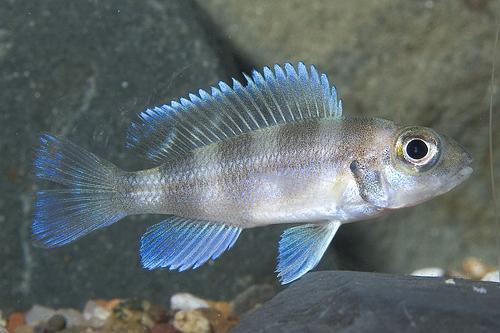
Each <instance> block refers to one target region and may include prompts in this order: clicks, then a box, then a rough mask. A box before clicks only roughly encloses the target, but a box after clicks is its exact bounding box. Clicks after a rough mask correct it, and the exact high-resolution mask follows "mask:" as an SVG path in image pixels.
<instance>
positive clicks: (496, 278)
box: [481, 271, 500, 282]
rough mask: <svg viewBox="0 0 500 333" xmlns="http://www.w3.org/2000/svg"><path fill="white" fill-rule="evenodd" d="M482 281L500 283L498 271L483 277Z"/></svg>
mask: <svg viewBox="0 0 500 333" xmlns="http://www.w3.org/2000/svg"><path fill="white" fill-rule="evenodd" d="M481 281H489V282H500V276H499V274H498V271H494V272H489V273H487V274H486V275H485V276H483V278H482V279H481Z"/></svg>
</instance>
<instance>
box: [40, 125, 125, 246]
mask: <svg viewBox="0 0 500 333" xmlns="http://www.w3.org/2000/svg"><path fill="white" fill-rule="evenodd" d="M117 171H118V168H116V167H115V166H114V165H112V164H111V163H109V162H107V161H104V160H102V159H100V158H98V157H97V156H95V155H94V154H92V153H90V152H87V151H85V150H84V149H82V148H80V147H78V146H76V145H75V144H73V143H71V142H69V141H67V140H64V139H62V138H58V137H55V136H53V135H50V134H43V135H41V137H40V146H39V148H38V150H37V155H36V159H35V174H36V177H37V178H39V179H44V180H48V181H51V182H54V183H57V184H60V185H63V188H58V189H48V190H40V191H38V192H37V193H36V201H35V205H34V217H33V225H32V232H33V237H34V238H35V239H36V241H37V242H38V243H40V244H41V245H43V246H46V247H56V246H61V245H64V244H67V243H70V242H72V241H74V240H76V239H77V238H80V237H82V236H84V235H86V234H88V233H89V232H91V231H93V230H96V229H99V228H102V227H106V226H109V225H111V224H112V223H114V222H116V221H118V220H120V219H122V218H123V217H125V216H126V215H127V214H126V212H125V211H124V209H123V208H122V207H121V206H122V205H121V203H120V199H119V194H118V192H117V188H116V176H117V175H116V173H117Z"/></svg>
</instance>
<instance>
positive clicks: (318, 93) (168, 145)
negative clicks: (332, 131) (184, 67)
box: [127, 62, 342, 161]
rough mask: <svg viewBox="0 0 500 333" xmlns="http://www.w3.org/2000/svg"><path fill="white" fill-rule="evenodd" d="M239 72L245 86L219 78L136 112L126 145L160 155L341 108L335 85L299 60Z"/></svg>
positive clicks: (334, 112)
mask: <svg viewBox="0 0 500 333" xmlns="http://www.w3.org/2000/svg"><path fill="white" fill-rule="evenodd" d="M244 76H245V79H246V81H247V84H246V85H245V86H243V85H242V84H241V83H240V82H238V81H237V80H235V79H233V86H232V87H230V86H228V85H227V84H226V83H224V82H219V85H218V86H219V87H218V88H215V87H212V90H211V92H210V94H209V93H207V92H206V91H204V90H200V91H199V95H194V94H189V99H186V98H181V99H180V100H179V101H178V102H177V101H173V102H171V103H170V104H169V105H162V106H159V107H155V108H152V109H147V110H146V111H144V112H142V113H141V114H140V115H139V118H140V121H139V122H136V123H132V125H131V126H130V129H129V133H128V142H127V147H129V148H138V149H140V150H142V151H144V153H145V155H146V156H147V157H148V158H150V159H152V160H155V161H161V160H163V159H164V158H166V157H167V156H169V157H171V156H172V155H174V156H175V155H182V154H185V153H188V152H190V151H192V150H193V149H196V148H198V147H202V146H205V145H208V144H211V143H214V142H217V141H220V140H224V139H226V138H230V137H234V136H237V135H240V134H242V133H245V132H249V131H253V130H257V129H260V128H264V127H269V126H275V125H278V124H284V123H290V122H297V121H302V120H305V119H310V118H324V117H339V116H341V114H342V103H341V101H340V100H337V93H336V90H335V87H331V86H330V84H329V82H328V78H327V76H326V74H319V73H318V71H317V70H316V68H315V67H314V66H310V68H309V71H308V70H307V68H306V66H305V65H304V64H303V63H301V62H300V63H298V65H297V68H295V67H294V66H292V65H291V64H288V63H287V64H285V65H284V66H283V67H281V66H279V65H275V66H274V68H273V70H271V69H270V68H268V67H264V70H263V75H262V74H261V73H259V72H258V71H255V70H254V71H253V72H252V76H251V77H250V76H248V75H246V74H244Z"/></svg>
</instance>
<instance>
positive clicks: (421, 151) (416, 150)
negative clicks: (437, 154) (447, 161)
mask: <svg viewBox="0 0 500 333" xmlns="http://www.w3.org/2000/svg"><path fill="white" fill-rule="evenodd" d="M428 152H429V149H428V148H427V145H426V144H425V142H424V141H422V140H420V139H413V140H411V141H410V142H408V145H406V153H407V154H408V156H410V157H411V158H412V159H414V160H419V159H421V158H424V157H425V155H427V153H428Z"/></svg>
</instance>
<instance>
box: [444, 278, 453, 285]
mask: <svg viewBox="0 0 500 333" xmlns="http://www.w3.org/2000/svg"><path fill="white" fill-rule="evenodd" d="M444 283H446V284H455V280H453V279H447V280H446V281H444Z"/></svg>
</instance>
